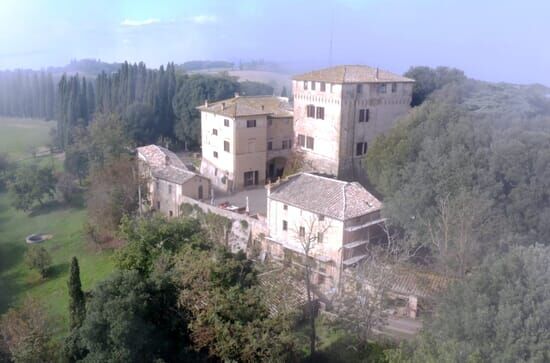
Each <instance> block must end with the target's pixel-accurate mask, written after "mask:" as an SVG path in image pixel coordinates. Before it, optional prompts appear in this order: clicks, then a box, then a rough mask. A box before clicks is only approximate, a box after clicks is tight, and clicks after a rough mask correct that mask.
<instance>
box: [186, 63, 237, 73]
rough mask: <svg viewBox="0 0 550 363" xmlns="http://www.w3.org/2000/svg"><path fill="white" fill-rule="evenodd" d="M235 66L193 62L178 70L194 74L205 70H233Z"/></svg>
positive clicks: (231, 64)
mask: <svg viewBox="0 0 550 363" xmlns="http://www.w3.org/2000/svg"><path fill="white" fill-rule="evenodd" d="M233 66H234V64H233V63H231V62H226V61H209V60H193V61H189V62H185V63H183V64H179V65H177V66H176V69H177V70H181V71H185V72H192V71H200V70H205V69H232V68H233Z"/></svg>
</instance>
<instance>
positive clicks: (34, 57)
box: [0, 0, 550, 85]
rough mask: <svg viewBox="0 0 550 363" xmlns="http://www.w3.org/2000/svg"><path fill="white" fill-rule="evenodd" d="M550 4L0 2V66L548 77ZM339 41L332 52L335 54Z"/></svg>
mask: <svg viewBox="0 0 550 363" xmlns="http://www.w3.org/2000/svg"><path fill="white" fill-rule="evenodd" d="M548 14H550V2H547V1H533V0H527V1H522V2H515V1H495V0H489V1H483V2H481V1H473V0H466V1H430V0H420V1H405V0H386V1H378V0H371V1H355V0H331V1H290V0H282V1H249V0H242V1H176V0H164V1H127V0H124V1H107V0H96V1H78V2H75V1H69V0H56V1H53V0H28V1H16V0H3V1H2V2H1V4H0V69H13V68H33V69H40V68H44V67H48V66H58V65H63V64H66V63H68V61H69V60H70V59H81V58H99V59H101V60H103V61H107V62H120V61H124V60H128V61H131V62H137V61H144V62H146V63H147V65H149V66H158V65H160V64H163V63H167V62H169V61H174V62H176V63H183V62H184V61H188V60H193V59H223V60H229V61H234V62H238V61H239V60H250V59H265V60H269V61H276V62H278V63H281V64H283V65H285V66H287V68H289V71H298V70H303V69H306V68H312V67H319V66H326V65H329V64H330V63H332V64H339V63H364V64H369V65H373V66H379V67H382V68H386V69H389V70H392V71H395V72H404V71H405V70H407V69H408V68H409V67H410V66H412V65H429V66H437V65H446V66H452V67H457V68H460V69H463V70H464V71H465V72H466V74H467V75H469V76H471V77H474V78H479V79H484V80H490V81H506V82H515V83H535V82H538V83H544V84H547V85H549V84H550V70H549V67H548V65H549V64H550V47H549V46H548V45H547V44H548V40H547V35H548V34H550V22H548V21H547V20H548ZM331 39H332V52H330V49H331Z"/></svg>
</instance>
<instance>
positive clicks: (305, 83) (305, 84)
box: [304, 81, 307, 91]
mask: <svg viewBox="0 0 550 363" xmlns="http://www.w3.org/2000/svg"><path fill="white" fill-rule="evenodd" d="M304 90H306V91H307V81H304Z"/></svg>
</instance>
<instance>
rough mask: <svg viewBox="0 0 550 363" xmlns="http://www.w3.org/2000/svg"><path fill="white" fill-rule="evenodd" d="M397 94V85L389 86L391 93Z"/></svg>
mask: <svg viewBox="0 0 550 363" xmlns="http://www.w3.org/2000/svg"><path fill="white" fill-rule="evenodd" d="M395 92H397V83H392V84H391V93H395Z"/></svg>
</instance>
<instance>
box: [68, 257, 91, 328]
mask: <svg viewBox="0 0 550 363" xmlns="http://www.w3.org/2000/svg"><path fill="white" fill-rule="evenodd" d="M67 285H68V287H69V320H70V326H71V330H74V329H78V328H79V327H80V326H81V325H82V322H83V321H84V317H85V315H86V305H85V301H84V292H83V291H82V284H81V282H80V268H79V267H78V259H77V258H76V257H73V259H72V261H71V274H70V276H69V281H68V283H67Z"/></svg>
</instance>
